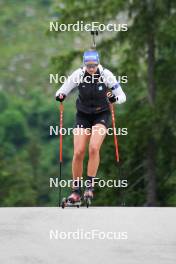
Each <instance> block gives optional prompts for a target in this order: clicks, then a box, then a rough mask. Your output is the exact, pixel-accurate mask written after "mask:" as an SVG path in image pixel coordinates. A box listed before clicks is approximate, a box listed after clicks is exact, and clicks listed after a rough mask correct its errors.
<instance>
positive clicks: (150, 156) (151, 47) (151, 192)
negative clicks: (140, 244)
mask: <svg viewBox="0 0 176 264" xmlns="http://www.w3.org/2000/svg"><path fill="white" fill-rule="evenodd" d="M152 8H153V4H152V1H150V2H149V12H150V14H152V13H153V9H152ZM151 17H152V18H153V19H154V13H153V14H152V16H151ZM153 19H151V21H150V22H149V23H151V27H150V30H149V32H148V43H147V45H148V101H149V105H150V107H152V108H153V107H154V105H155V96H156V87H155V81H154V67H155V39H154V38H155V34H154V30H153V25H154V23H152V22H154V21H152V20H153ZM153 125H154V124H153ZM155 154H156V144H155V140H154V138H153V137H152V136H151V137H150V138H149V140H148V146H147V164H146V166H147V167H146V169H147V173H146V196H147V197H146V205H147V206H156V204H157V198H156V167H155V159H156V157H155Z"/></svg>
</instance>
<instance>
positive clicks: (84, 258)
mask: <svg viewBox="0 0 176 264" xmlns="http://www.w3.org/2000/svg"><path fill="white" fill-rule="evenodd" d="M109 232H111V233H109ZM97 234H98V235H97ZM100 234H101V236H100V237H99V235H100ZM112 234H113V235H114V234H116V236H115V235H114V237H112ZM109 235H111V236H109ZM104 236H105V239H103V237H104ZM78 238H79V239H78ZM113 238H116V239H113ZM0 263H2V264H28V263H29V264H56V263H57V264H74V263H75V264H79V263H80V264H88V263H89V264H90V263H91V264H99V263H101V264H105V263H108V264H109V263H119V264H150V263H151V264H175V263H176V209H175V208H127V207H121V208H119V207H110V208H107V207H92V208H89V209H87V208H79V209H77V208H66V209H64V210H63V209H61V208H55V207H53V208H46V207H45V208H1V209H0Z"/></svg>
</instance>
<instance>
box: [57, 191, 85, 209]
mask: <svg viewBox="0 0 176 264" xmlns="http://www.w3.org/2000/svg"><path fill="white" fill-rule="evenodd" d="M80 205H81V195H80V192H79V191H78V190H73V191H72V193H71V194H70V195H69V197H68V198H63V199H62V202H61V207H62V208H63V209H64V208H65V207H74V206H76V207H77V208H79V207H80Z"/></svg>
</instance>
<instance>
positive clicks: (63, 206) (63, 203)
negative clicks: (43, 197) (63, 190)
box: [61, 198, 67, 209]
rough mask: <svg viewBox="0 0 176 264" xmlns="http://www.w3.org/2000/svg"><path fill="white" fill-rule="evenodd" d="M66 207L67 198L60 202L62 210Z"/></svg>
mask: <svg viewBox="0 0 176 264" xmlns="http://www.w3.org/2000/svg"><path fill="white" fill-rule="evenodd" d="M66 206H67V198H63V199H62V202H61V207H62V209H64V208H65V207H66Z"/></svg>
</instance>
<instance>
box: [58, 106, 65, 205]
mask: <svg viewBox="0 0 176 264" xmlns="http://www.w3.org/2000/svg"><path fill="white" fill-rule="evenodd" d="M59 111H60V125H59V128H60V129H59V133H60V142H59V165H60V169H59V206H60V204H61V186H60V182H61V178H62V127H63V112H64V106H63V103H62V102H61V103H60V106H59Z"/></svg>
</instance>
